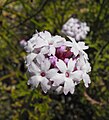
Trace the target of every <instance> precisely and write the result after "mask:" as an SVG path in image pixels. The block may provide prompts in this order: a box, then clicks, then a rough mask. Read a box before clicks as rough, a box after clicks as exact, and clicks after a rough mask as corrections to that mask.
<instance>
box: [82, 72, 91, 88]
mask: <svg viewBox="0 0 109 120" xmlns="http://www.w3.org/2000/svg"><path fill="white" fill-rule="evenodd" d="M82 77H83V81H84V84H85V87H89V85H88V84H90V83H91V81H90V77H89V75H88V74H86V73H84V74H83V76H82Z"/></svg>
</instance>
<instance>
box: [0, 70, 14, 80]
mask: <svg viewBox="0 0 109 120" xmlns="http://www.w3.org/2000/svg"><path fill="white" fill-rule="evenodd" d="M15 75H16V73H15V72H12V73H10V74H7V75H5V76H3V77H1V78H0V81H3V80H5V79H7V78H10V77H12V76H15Z"/></svg>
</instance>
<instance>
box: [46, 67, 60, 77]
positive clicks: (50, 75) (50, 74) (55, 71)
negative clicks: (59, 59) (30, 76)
mask: <svg viewBox="0 0 109 120" xmlns="http://www.w3.org/2000/svg"><path fill="white" fill-rule="evenodd" d="M57 71H58V70H57V69H50V70H49V71H47V73H46V77H47V78H52V77H53V76H55V75H56V74H57Z"/></svg>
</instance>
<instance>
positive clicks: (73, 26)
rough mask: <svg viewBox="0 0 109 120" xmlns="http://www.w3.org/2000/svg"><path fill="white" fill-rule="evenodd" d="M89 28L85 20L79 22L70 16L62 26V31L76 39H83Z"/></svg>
mask: <svg viewBox="0 0 109 120" xmlns="http://www.w3.org/2000/svg"><path fill="white" fill-rule="evenodd" d="M89 30H90V29H89V27H88V26H87V24H86V23H85V22H80V21H79V20H78V19H76V18H70V19H69V20H68V21H67V22H66V23H65V24H64V25H63V27H62V33H64V34H65V35H68V36H71V37H73V38H75V40H76V41H80V40H81V39H85V38H86V35H87V33H88V32H89Z"/></svg>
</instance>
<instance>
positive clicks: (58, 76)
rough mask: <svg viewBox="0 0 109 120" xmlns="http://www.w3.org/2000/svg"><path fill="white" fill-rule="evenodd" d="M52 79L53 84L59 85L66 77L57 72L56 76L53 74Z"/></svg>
mask: <svg viewBox="0 0 109 120" xmlns="http://www.w3.org/2000/svg"><path fill="white" fill-rule="evenodd" d="M50 80H51V81H53V82H54V83H53V86H59V85H60V84H62V83H63V82H64V80H65V77H64V75H63V74H58V73H57V74H56V75H55V76H53V77H52V78H51V79H50Z"/></svg>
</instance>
